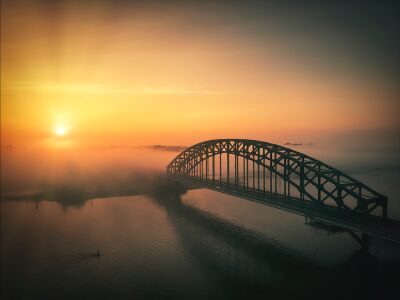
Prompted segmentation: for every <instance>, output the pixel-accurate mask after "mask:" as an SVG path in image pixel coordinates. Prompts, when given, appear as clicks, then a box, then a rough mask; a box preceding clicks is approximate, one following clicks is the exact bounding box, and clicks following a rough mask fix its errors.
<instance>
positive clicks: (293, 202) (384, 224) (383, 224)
mask: <svg viewBox="0 0 400 300" xmlns="http://www.w3.org/2000/svg"><path fill="white" fill-rule="evenodd" d="M170 178H173V179H177V180H179V181H180V182H184V183H185V184H187V185H188V186H192V187H197V188H199V187H202V188H207V189H211V190H215V191H218V192H222V193H225V194H229V195H232V196H236V197H240V198H244V199H248V200H251V201H254V202H259V203H262V204H265V205H268V206H272V207H275V208H278V209H281V210H285V211H288V212H291V213H294V214H297V215H301V216H305V217H308V218H311V219H312V220H314V221H318V222H320V223H324V224H328V225H335V226H338V227H341V228H344V229H348V230H351V231H356V232H361V233H364V234H367V235H369V236H374V237H378V238H382V239H386V240H390V241H393V242H397V243H400V221H397V220H390V219H382V218H380V217H375V216H373V215H369V216H362V217H361V216H359V215H356V214H352V213H349V212H348V213H346V212H345V211H343V212H340V213H338V209H337V208H336V207H329V206H323V207H317V206H315V204H314V203H312V202H304V203H303V202H301V200H300V198H297V197H293V196H292V197H290V199H288V198H286V199H285V197H284V196H283V195H281V194H275V193H270V192H268V191H259V190H256V189H252V188H245V187H240V186H237V185H233V184H227V183H224V182H219V181H211V180H205V179H203V180H202V179H199V178H196V179H194V178H188V177H181V176H173V175H172V176H170Z"/></svg>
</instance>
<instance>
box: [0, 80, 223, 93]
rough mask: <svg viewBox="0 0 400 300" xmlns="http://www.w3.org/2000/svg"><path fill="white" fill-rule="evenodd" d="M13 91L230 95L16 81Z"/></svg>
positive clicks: (181, 90) (86, 84)
mask: <svg viewBox="0 0 400 300" xmlns="http://www.w3.org/2000/svg"><path fill="white" fill-rule="evenodd" d="M6 88H7V89H12V90H15V89H16V90H19V89H23V90H39V91H47V92H70V93H84V94H108V93H111V94H115V93H117V94H197V95H199V94H204V95H219V94H226V93H230V91H224V90H213V89H193V88H190V87H189V88H186V87H173V86H171V87H131V86H129V87H126V86H115V85H108V84H88V83H71V82H70V83H68V82H67V83H58V82H30V81H16V82H13V83H10V84H8V85H7V87H6Z"/></svg>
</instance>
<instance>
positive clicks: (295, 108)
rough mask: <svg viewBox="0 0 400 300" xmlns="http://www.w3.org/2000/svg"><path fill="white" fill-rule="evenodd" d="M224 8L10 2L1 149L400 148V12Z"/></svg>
mask: <svg viewBox="0 0 400 300" xmlns="http://www.w3.org/2000/svg"><path fill="white" fill-rule="evenodd" d="M215 2H216V1H201V2H200V1H36V0H31V1H18V0H12V1H10V0H5V1H2V2H1V143H2V145H9V144H10V145H14V146H17V145H22V144H24V145H33V144H38V143H39V144H40V143H42V144H46V143H47V144H48V143H52V142H54V139H55V138H58V139H59V138H60V137H61V135H60V136H58V137H57V131H60V128H61V131H64V133H65V135H64V136H63V139H64V140H63V143H64V144H68V145H89V146H93V145H95V146H114V145H117V146H142V145H151V144H162V145H190V144H193V143H196V142H199V141H201V140H206V139H212V138H224V137H226V138H228V137H230V138H234V137H236V138H254V139H259V140H265V141H271V142H284V141H292V142H315V140H318V139H321V138H322V137H326V136H337V135H340V134H348V133H349V132H350V133H351V136H354V135H357V134H356V133H358V132H361V133H363V134H364V135H365V136H367V137H371V136H372V137H374V138H375V137H376V136H382V134H383V135H385V136H386V135H387V134H388V133H392V135H391V136H397V137H398V136H399V134H398V133H399V131H400V118H399V117H398V116H399V115H400V101H399V99H400V97H399V95H400V89H399V85H398V83H399V82H400V81H399V79H400V35H399V34H398V28H400V8H399V5H398V4H395V2H388V1H374V2H368V1H357V2H351V1H346V2H340V3H337V2H333V1H262V2H261V1H259V2H258V1H218V3H215ZM300 3H301V4H300ZM370 132H373V133H374V134H372V135H371V134H369V133H370ZM393 134H394V135H393ZM389 135H390V134H389ZM371 139H372V138H371ZM57 141H58V142H57V143H59V140H57ZM47 144H46V145H47Z"/></svg>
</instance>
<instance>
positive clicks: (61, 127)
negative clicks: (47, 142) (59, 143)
mask: <svg viewBox="0 0 400 300" xmlns="http://www.w3.org/2000/svg"><path fill="white" fill-rule="evenodd" d="M54 133H55V134H56V135H57V136H60V137H61V136H64V135H65V134H66V133H67V128H66V127H65V126H64V125H57V126H56V128H55V130H54Z"/></svg>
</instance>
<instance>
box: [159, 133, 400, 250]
mask: <svg viewBox="0 0 400 300" xmlns="http://www.w3.org/2000/svg"><path fill="white" fill-rule="evenodd" d="M167 174H168V178H169V179H172V180H174V181H176V182H180V183H183V184H185V185H186V186H188V187H203V188H208V189H212V190H216V191H219V192H223V193H226V194H230V195H233V196H237V197H241V198H245V199H248V200H251V201H256V202H260V203H263V204H266V205H269V206H273V207H276V208H279V209H282V210H286V211H288V212H291V213H295V214H298V215H302V216H304V217H305V218H306V222H307V223H308V224H310V225H312V226H315V227H319V228H323V229H324V230H328V231H332V232H333V231H340V230H342V231H347V232H349V233H350V234H351V235H352V236H353V237H355V238H356V239H357V240H358V241H359V242H360V243H361V244H362V245H364V244H365V242H366V241H368V237H369V236H374V237H378V238H383V239H387V240H391V241H395V242H400V222H399V221H396V220H390V219H388V218H387V206H388V201H387V197H386V196H384V195H382V194H381V193H378V192H377V191H375V190H374V189H372V188H371V187H369V186H367V185H365V184H363V183H362V182H360V181H358V180H356V179H354V178H352V177H351V176H349V175H347V174H345V173H343V172H341V171H339V170H337V169H335V168H333V167H331V166H329V165H327V164H325V163H324V162H322V161H319V160H317V159H315V158H312V157H310V156H308V155H306V154H303V153H300V152H298V151H295V150H292V149H289V148H286V147H283V146H280V145H276V144H271V143H268V142H262V141H256V140H247V139H217V140H209V141H204V142H201V143H198V144H196V145H193V146H191V147H189V148H187V149H186V150H184V151H182V152H181V153H180V154H179V155H178V156H177V157H175V159H173V160H172V161H171V162H170V164H169V165H168V166H167ZM355 233H361V237H359V236H357V235H356V234H355Z"/></svg>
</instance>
